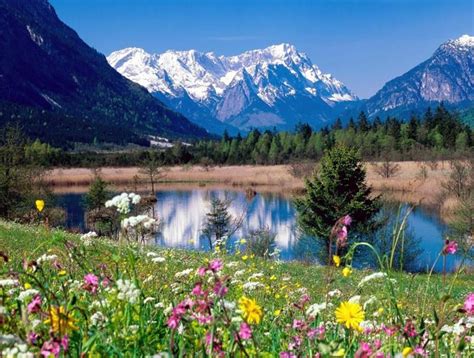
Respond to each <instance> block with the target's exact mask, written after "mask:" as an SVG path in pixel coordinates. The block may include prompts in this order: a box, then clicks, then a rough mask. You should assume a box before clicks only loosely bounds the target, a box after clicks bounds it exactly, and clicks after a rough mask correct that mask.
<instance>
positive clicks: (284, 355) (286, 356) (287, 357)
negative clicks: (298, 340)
mask: <svg viewBox="0 0 474 358" xmlns="http://www.w3.org/2000/svg"><path fill="white" fill-rule="evenodd" d="M280 358H296V356H295V355H294V354H293V353H290V352H281V353H280Z"/></svg>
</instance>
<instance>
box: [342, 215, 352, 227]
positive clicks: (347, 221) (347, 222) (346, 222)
mask: <svg viewBox="0 0 474 358" xmlns="http://www.w3.org/2000/svg"><path fill="white" fill-rule="evenodd" d="M342 223H343V224H344V225H345V226H350V225H351V223H352V218H351V217H350V216H349V215H346V216H344V218H343V219H342Z"/></svg>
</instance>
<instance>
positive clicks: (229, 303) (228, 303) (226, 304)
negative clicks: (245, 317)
mask: <svg viewBox="0 0 474 358" xmlns="http://www.w3.org/2000/svg"><path fill="white" fill-rule="evenodd" d="M222 304H223V305H224V307H225V309H227V310H229V311H233V310H234V309H235V302H232V301H227V300H223V301H222Z"/></svg>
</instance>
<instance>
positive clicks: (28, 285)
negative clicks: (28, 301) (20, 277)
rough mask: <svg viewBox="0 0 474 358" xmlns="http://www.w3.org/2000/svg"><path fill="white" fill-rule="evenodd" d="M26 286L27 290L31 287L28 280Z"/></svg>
mask: <svg viewBox="0 0 474 358" xmlns="http://www.w3.org/2000/svg"><path fill="white" fill-rule="evenodd" d="M24 287H25V290H29V289H30V288H31V285H30V284H29V283H28V282H26V283H25V285H24Z"/></svg>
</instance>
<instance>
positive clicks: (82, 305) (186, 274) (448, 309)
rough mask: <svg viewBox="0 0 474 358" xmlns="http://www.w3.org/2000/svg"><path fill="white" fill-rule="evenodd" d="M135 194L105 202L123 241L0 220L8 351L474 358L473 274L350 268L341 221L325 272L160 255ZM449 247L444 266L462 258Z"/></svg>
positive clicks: (237, 255)
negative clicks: (137, 212) (134, 211)
mask: <svg viewBox="0 0 474 358" xmlns="http://www.w3.org/2000/svg"><path fill="white" fill-rule="evenodd" d="M139 200H140V198H139V196H135V195H130V194H122V196H121V197H120V198H114V199H113V200H112V201H110V202H107V205H108V206H109V207H115V208H117V211H118V212H119V213H120V220H121V223H122V230H121V234H120V237H119V238H116V239H115V240H112V239H107V238H99V237H97V235H96V234H95V233H88V234H85V235H82V236H80V235H74V234H70V233H66V232H64V231H61V230H52V229H49V228H48V227H46V226H43V225H41V226H24V225H19V224H14V223H9V222H0V248H1V253H0V254H1V257H0V265H1V266H0V323H1V332H0V352H2V353H1V356H2V357H36V356H43V357H60V356H71V357H79V356H85V357H108V356H117V357H121V356H124V357H174V356H177V357H183V356H217V357H234V356H237V357H254V356H259V357H282V358H287V357H288V358H289V357H378V358H382V357H431V356H437V357H441V356H443V357H448V356H459V357H460V356H463V357H464V356H465V357H469V356H474V292H473V287H474V277H473V275H472V274H471V275H470V274H469V273H468V272H466V271H465V268H464V267H463V266H461V267H460V268H459V269H458V271H457V272H455V273H453V274H446V275H435V274H432V273H430V274H408V273H403V272H396V271H392V270H390V269H388V266H387V265H386V264H385V262H386V260H385V258H384V257H379V256H378V253H377V252H376V250H375V249H373V250H372V249H370V250H372V251H371V252H372V254H373V255H374V256H375V257H376V259H377V261H378V262H379V269H378V270H377V271H369V270H357V269H355V268H352V267H351V255H352V254H353V252H354V250H356V249H357V245H359V246H360V245H368V244H365V243H358V244H356V245H354V246H352V247H346V248H345V250H343V251H344V254H342V253H341V252H339V251H338V247H339V245H341V246H342V245H344V240H345V238H346V237H347V232H348V230H350V223H351V219H350V217H348V216H346V217H343V218H341V219H340V220H339V221H338V223H336V225H335V227H334V229H333V233H332V234H334V239H335V240H336V241H337V243H338V244H337V245H336V252H333V253H331V256H330V261H331V262H330V264H329V265H326V266H317V265H309V264H304V263H298V262H282V261H280V260H278V257H276V255H274V256H271V258H269V259H266V260H264V259H262V258H259V257H255V256H253V255H252V254H249V253H248V252H246V251H245V250H244V247H245V241H244V240H242V241H241V242H239V247H237V248H236V250H235V251H233V252H232V253H226V252H225V251H224V250H218V251H214V252H209V253H203V252H196V251H185V250H176V249H164V248H158V247H156V246H152V245H147V244H146V243H145V240H144V238H146V235H147V233H148V232H152V230H153V227H154V226H155V225H156V222H155V220H154V219H152V218H146V217H141V216H140V217H138V218H137V217H131V216H129V215H130V212H131V211H130V208H131V207H132V206H133V205H135V204H137V203H138V202H139ZM456 250H457V247H456V245H455V244H454V243H452V242H447V243H446V245H445V247H444V248H443V251H442V252H440V259H442V258H443V256H444V255H450V254H452V253H454V252H456Z"/></svg>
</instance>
